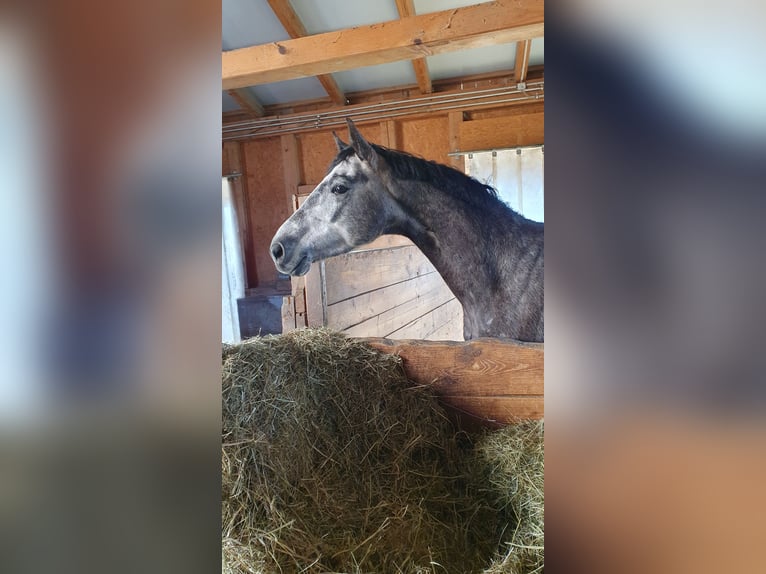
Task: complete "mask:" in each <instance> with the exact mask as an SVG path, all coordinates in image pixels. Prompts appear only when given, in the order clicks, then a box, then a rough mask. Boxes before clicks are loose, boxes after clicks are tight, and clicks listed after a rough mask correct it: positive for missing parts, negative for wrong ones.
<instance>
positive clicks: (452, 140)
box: [447, 112, 465, 172]
mask: <svg viewBox="0 0 766 574" xmlns="http://www.w3.org/2000/svg"><path fill="white" fill-rule="evenodd" d="M448 122H449V123H448V128H447V129H448V137H449V152H450V153H457V152H459V151H460V127H461V125H462V124H463V112H450V113H449V115H448ZM449 161H450V165H451V166H452V167H454V168H455V169H458V170H460V171H463V172H464V171H465V160H464V159H463V156H454V155H453V156H450V159H449Z"/></svg>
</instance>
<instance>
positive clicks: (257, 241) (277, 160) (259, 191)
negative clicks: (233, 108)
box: [243, 138, 289, 287]
mask: <svg viewBox="0 0 766 574" xmlns="http://www.w3.org/2000/svg"><path fill="white" fill-rule="evenodd" d="M243 151H244V166H243V167H244V169H245V173H247V195H248V203H249V205H250V233H251V236H252V240H253V255H252V258H251V260H250V261H247V262H246V264H245V265H246V267H247V271H248V273H247V276H248V287H257V286H263V285H269V284H273V283H274V281H276V278H277V270H276V268H275V267H274V263H273V262H272V260H271V256H270V255H269V245H270V244H271V238H272V237H274V233H276V231H277V229H278V228H279V226H280V225H282V222H283V221H284V220H285V219H287V217H288V215H289V213H288V212H287V201H286V200H285V192H284V189H285V188H284V183H283V182H284V175H283V170H282V148H281V145H280V140H279V138H268V139H260V140H252V141H248V142H246V143H245V144H244V145H243Z"/></svg>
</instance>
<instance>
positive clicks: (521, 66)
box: [513, 40, 532, 83]
mask: <svg viewBox="0 0 766 574" xmlns="http://www.w3.org/2000/svg"><path fill="white" fill-rule="evenodd" d="M531 49H532V40H522V41H521V42H516V64H515V65H514V68H513V77H514V78H515V79H516V82H517V83H519V82H526V81H527V72H528V71H529V53H530V50H531Z"/></svg>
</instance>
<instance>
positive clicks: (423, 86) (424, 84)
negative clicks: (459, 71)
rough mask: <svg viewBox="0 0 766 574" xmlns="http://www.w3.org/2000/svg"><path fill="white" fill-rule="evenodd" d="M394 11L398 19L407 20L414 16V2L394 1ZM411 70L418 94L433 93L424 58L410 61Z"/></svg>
mask: <svg viewBox="0 0 766 574" xmlns="http://www.w3.org/2000/svg"><path fill="white" fill-rule="evenodd" d="M396 9H397V10H398V11H399V17H400V18H409V17H410V16H414V15H415V0H396ZM412 68H413V70H414V71H415V78H416V80H417V82H418V87H419V88H420V93H422V94H430V93H431V92H433V91H434V87H433V84H432V83H431V74H430V73H429V72H428V62H427V61H426V59H425V58H415V59H414V60H412Z"/></svg>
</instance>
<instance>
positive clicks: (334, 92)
mask: <svg viewBox="0 0 766 574" xmlns="http://www.w3.org/2000/svg"><path fill="white" fill-rule="evenodd" d="M268 2H269V6H271V10H272V11H273V12H274V14H275V15H276V17H277V18H278V19H279V22H280V23H281V24H282V26H284V28H285V30H286V31H287V33H288V34H289V35H290V37H291V38H303V37H304V36H308V34H307V32H306V27H305V26H304V25H303V22H301V19H300V18H299V17H298V14H296V13H295V10H293V7H292V6H291V5H290V2H289V1H288V0H268ZM317 80H319V83H320V84H322V87H323V88H324V90H325V92H327V95H328V96H330V99H331V100H332V101H333V102H334V103H336V104H338V105H341V106H342V105H345V104H346V103H347V102H346V95H345V94H344V93H343V90H341V89H340V86H338V83H337V82H336V81H335V78H333V77H332V76H331V75H329V74H320V75H319V76H317Z"/></svg>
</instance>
